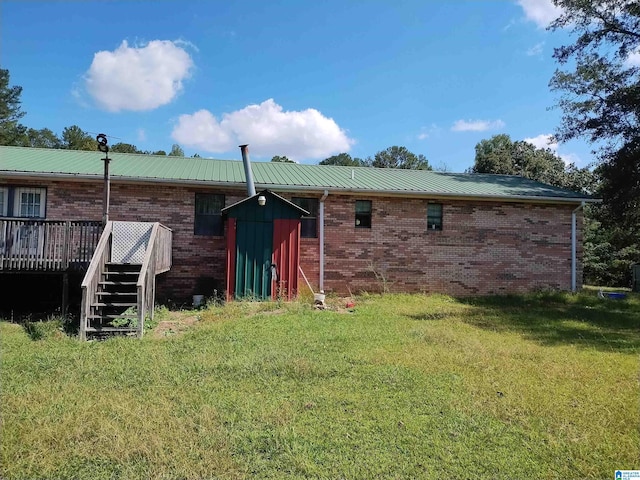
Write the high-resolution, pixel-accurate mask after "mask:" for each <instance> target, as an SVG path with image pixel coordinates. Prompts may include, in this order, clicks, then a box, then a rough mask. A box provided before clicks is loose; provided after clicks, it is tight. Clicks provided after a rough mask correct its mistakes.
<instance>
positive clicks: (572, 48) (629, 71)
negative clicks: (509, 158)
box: [549, 0, 640, 286]
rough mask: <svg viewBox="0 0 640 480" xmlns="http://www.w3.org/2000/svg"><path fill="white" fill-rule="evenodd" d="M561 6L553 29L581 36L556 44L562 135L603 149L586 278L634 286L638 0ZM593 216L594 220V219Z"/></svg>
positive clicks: (639, 217) (638, 251)
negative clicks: (632, 280)
mask: <svg viewBox="0 0 640 480" xmlns="http://www.w3.org/2000/svg"><path fill="white" fill-rule="evenodd" d="M554 3H555V4H556V5H558V6H560V7H562V9H563V13H562V15H561V16H560V17H559V18H558V19H557V20H556V21H554V22H553V23H552V24H551V26H550V28H551V29H552V30H558V29H564V28H569V29H570V30H571V33H572V34H574V36H575V37H576V40H575V41H574V42H573V43H572V44H570V45H565V46H562V47H560V48H557V49H555V51H554V55H553V56H554V58H555V59H556V60H557V61H558V63H559V64H560V66H561V67H565V68H566V67H569V66H570V67H571V68H570V69H569V70H560V69H558V70H556V72H555V74H554V75H553V77H552V78H551V81H550V83H549V86H550V88H551V90H552V91H555V92H558V93H559V94H560V97H559V100H558V103H557V106H558V107H559V108H560V109H561V110H562V112H563V116H562V120H561V123H560V126H559V127H558V129H557V133H556V136H557V138H558V139H559V140H561V141H565V140H569V139H573V138H584V139H586V140H588V141H589V142H591V143H592V144H593V145H594V147H595V153H597V154H598V156H599V160H600V165H599V166H598V167H597V168H596V170H595V174H596V175H597V176H598V178H599V180H600V182H599V189H598V191H597V194H598V195H599V196H601V197H602V199H603V203H602V205H600V206H598V207H593V208H590V209H589V215H588V216H587V219H586V220H587V227H589V226H590V227H591V228H586V229H585V276H586V277H587V279H588V280H590V281H596V282H599V283H600V282H601V283H605V284H610V285H618V286H620V285H628V281H629V278H630V269H629V267H630V265H631V264H632V263H637V262H640V213H639V212H640V65H638V62H636V61H634V57H635V56H636V55H638V54H639V53H640V4H639V3H638V2H631V1H628V0H592V1H578V0H554ZM589 222H592V224H591V225H589Z"/></svg>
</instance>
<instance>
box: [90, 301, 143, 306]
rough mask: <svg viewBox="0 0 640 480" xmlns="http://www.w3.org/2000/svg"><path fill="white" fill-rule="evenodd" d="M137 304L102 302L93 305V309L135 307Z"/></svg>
mask: <svg viewBox="0 0 640 480" xmlns="http://www.w3.org/2000/svg"><path fill="white" fill-rule="evenodd" d="M136 305H137V303H131V302H100V303H92V304H91V306H92V307H135V306H136Z"/></svg>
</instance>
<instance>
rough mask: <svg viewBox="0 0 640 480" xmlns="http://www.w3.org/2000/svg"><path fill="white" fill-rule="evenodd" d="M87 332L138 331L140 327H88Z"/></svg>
mask: <svg viewBox="0 0 640 480" xmlns="http://www.w3.org/2000/svg"><path fill="white" fill-rule="evenodd" d="M86 331H87V332H94V333H95V332H137V331H138V329H137V328H135V327H102V328H94V327H87V330H86Z"/></svg>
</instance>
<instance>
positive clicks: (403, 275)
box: [0, 181, 582, 302]
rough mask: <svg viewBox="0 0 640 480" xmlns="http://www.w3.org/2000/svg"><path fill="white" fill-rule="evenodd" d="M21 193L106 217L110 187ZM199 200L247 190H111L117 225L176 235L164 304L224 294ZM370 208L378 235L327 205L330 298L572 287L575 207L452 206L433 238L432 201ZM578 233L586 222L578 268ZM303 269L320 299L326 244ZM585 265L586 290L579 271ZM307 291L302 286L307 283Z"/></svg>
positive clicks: (162, 284) (306, 241)
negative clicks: (201, 287) (147, 226)
mask: <svg viewBox="0 0 640 480" xmlns="http://www.w3.org/2000/svg"><path fill="white" fill-rule="evenodd" d="M0 183H5V184H6V183H8V182H6V181H3V182H0ZM13 183H14V182H12V184H13ZM15 184H16V185H18V184H19V185H25V186H30V185H32V186H46V187H47V218H48V219H52V220H100V219H101V218H102V183H99V182H69V181H46V182H32V181H30V182H19V183H18V182H15ZM196 192H208V193H223V194H225V203H226V205H227V206H228V205H231V204H233V203H235V202H237V201H239V200H241V199H242V198H244V197H245V196H246V194H245V192H244V191H242V190H225V189H220V188H212V187H207V188H199V187H193V186H175V185H164V184H156V185H133V184H120V183H112V189H111V209H110V219H111V220H128V221H150V222H155V221H159V222H161V223H163V224H164V225H167V226H168V227H169V228H171V229H172V230H173V267H172V268H171V270H170V271H169V272H167V273H165V274H162V275H160V276H159V277H158V293H159V297H160V298H161V299H167V298H170V299H172V300H174V301H176V302H182V301H187V299H188V298H189V296H190V295H192V294H193V293H196V292H195V290H194V289H195V285H196V282H197V280H198V278H201V277H207V278H212V279H213V281H214V282H215V284H216V286H217V288H218V289H219V290H220V291H222V290H223V289H224V283H225V275H226V272H225V259H226V256H225V255H226V254H225V246H226V241H225V237H209V236H194V235H193V223H194V202H195V193H196ZM283 196H284V197H286V198H291V197H292V196H293V195H290V194H283ZM295 196H299V194H296V195H295ZM319 196H320V195H318V197H319ZM358 198H362V199H365V198H367V197H358ZM367 199H369V200H372V209H373V215H372V227H371V228H370V229H367V228H356V227H355V197H353V196H347V195H334V194H331V195H329V196H328V198H327V200H326V202H325V290H326V291H328V292H330V291H334V292H338V293H347V292H349V291H351V292H354V293H355V292H358V291H362V290H366V291H378V290H381V289H382V288H383V284H384V283H385V282H386V286H387V288H388V289H389V290H391V291H410V292H443V293H449V294H453V295H473V294H487V293H515V292H524V291H529V290H532V289H536V288H559V289H565V290H566V289H569V288H570V286H571V285H570V283H571V211H572V209H573V208H574V206H557V205H536V204H525V203H522V204H513V203H512V204H501V203H496V202H473V203H472V202H467V201H458V200H451V201H449V200H447V201H442V202H439V203H442V204H443V230H442V231H427V229H426V211H427V203H428V202H427V200H425V199H406V198H404V199H400V198H382V197H371V198H367ZM579 219H580V220H581V216H580V217H579ZM580 227H581V221H580V222H579V230H578V232H579V236H578V246H579V249H578V258H579V259H580V258H581V253H582V249H581V245H582V238H581V228H580ZM225 234H226V232H225ZM300 263H301V267H302V269H303V270H304V273H305V274H306V276H307V278H308V279H309V281H310V282H311V284H312V286H313V288H314V289H316V290H317V288H318V285H319V239H317V238H303V239H301V261H300ZM578 265H579V269H578V284H579V285H581V283H582V281H581V280H582V268H581V263H580V262H579V263H578ZM376 275H377V278H376ZM383 278H384V280H383ZM299 284H300V286H301V288H303V287H304V285H305V282H304V280H303V279H302V278H300V282H299Z"/></svg>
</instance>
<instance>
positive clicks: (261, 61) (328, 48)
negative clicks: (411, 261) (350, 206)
mask: <svg viewBox="0 0 640 480" xmlns="http://www.w3.org/2000/svg"><path fill="white" fill-rule="evenodd" d="M0 14H1V16H0V22H1V23H0V27H1V28H0V47H1V53H2V56H1V65H2V68H8V69H9V71H10V74H11V84H14V85H21V86H22V87H23V94H22V101H23V109H24V110H25V111H26V112H27V115H26V116H25V117H24V119H23V123H24V124H26V125H28V126H29V127H33V128H43V127H48V128H51V129H52V130H53V131H55V132H56V133H58V134H59V133H61V131H62V129H63V128H64V127H66V126H69V125H74V124H76V125H79V126H80V127H81V128H83V129H84V130H86V131H88V132H96V133H97V132H104V133H106V134H107V135H109V136H110V137H111V138H110V143H116V142H119V141H122V142H126V143H133V144H135V145H136V146H138V148H140V149H143V150H158V149H164V150H167V151H169V150H170V149H171V145H172V144H173V143H178V144H180V145H181V146H182V147H183V149H184V150H185V153H186V154H187V155H189V156H190V155H192V154H194V153H198V154H199V155H201V156H203V157H212V158H224V159H239V158H240V151H239V149H238V148H237V145H239V144H241V143H249V144H250V151H251V155H252V159H253V160H269V159H270V158H271V156H273V155H286V156H288V157H290V158H292V159H295V160H296V161H300V162H303V163H317V162H318V161H320V160H322V159H323V158H326V157H328V156H330V155H332V154H336V153H340V152H343V151H347V152H349V153H350V154H351V155H352V156H354V157H366V156H373V155H374V154H375V153H376V152H377V151H379V150H382V149H384V148H387V147H389V146H392V145H404V146H406V147H407V148H408V149H409V150H411V151H413V152H414V153H417V154H418V153H421V154H424V155H425V156H426V157H427V158H428V159H429V161H430V162H431V163H432V165H434V166H436V167H443V166H446V168H447V169H448V170H449V171H463V170H464V169H466V168H468V167H470V166H471V165H472V164H473V160H474V147H475V145H476V143H478V142H479V141H480V140H482V139H488V138H490V137H491V136H493V135H495V134H498V133H507V134H509V135H510V136H511V138H512V139H514V140H522V139H531V141H532V143H534V144H536V145H537V146H543V145H545V142H546V138H547V137H546V136H548V135H549V134H551V133H553V131H554V129H555V127H556V126H557V125H558V123H559V121H560V114H561V112H560V111H558V110H550V107H552V106H553V105H554V104H555V102H556V99H557V94H554V93H552V92H550V91H549V88H548V83H549V79H550V78H551V75H552V74H553V72H554V70H555V69H556V64H555V62H554V60H553V58H552V57H551V55H552V53H553V47H554V46H559V45H562V44H566V43H568V42H569V41H570V37H568V33H566V32H548V31H546V30H545V29H544V26H545V25H547V24H548V23H549V21H550V20H551V19H553V18H554V16H556V15H557V14H558V11H557V10H556V9H555V8H554V7H553V6H552V5H551V2H550V0H494V1H481V0H469V1H463V0H459V1H450V2H445V1H443V0H441V1H426V0H418V1H358V2H355V1H354V2H349V1H345V0H339V1H334V0H323V1H322V2H304V1H269V2H262V1H261V2H250V1H247V2H224V1H195V0H182V1H179V2H176V1H169V0H164V1H157V2H147V1H131V2H124V1H108V2H107V1H104V2H93V1H84V2H79V1H69V2H62V1H49V2H36V1H28V2H27V1H6V0H5V1H3V2H2V3H1V4H0ZM551 147H552V148H554V149H556V151H557V152H558V154H560V155H561V156H562V157H563V158H564V159H565V160H566V161H575V162H576V164H578V165H579V166H585V165H587V164H588V163H590V162H591V161H592V158H591V155H590V148H589V146H588V145H586V144H584V143H581V142H571V143H568V144H563V145H551Z"/></svg>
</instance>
